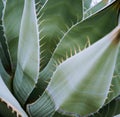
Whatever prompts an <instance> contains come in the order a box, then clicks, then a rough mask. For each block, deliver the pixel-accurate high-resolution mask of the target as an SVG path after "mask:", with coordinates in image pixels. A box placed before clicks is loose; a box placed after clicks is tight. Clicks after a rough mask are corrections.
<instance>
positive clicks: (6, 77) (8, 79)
mask: <svg viewBox="0 0 120 117" xmlns="http://www.w3.org/2000/svg"><path fill="white" fill-rule="evenodd" d="M0 75H1V76H2V78H3V80H4V82H5V84H6V85H7V87H8V88H9V90H11V82H12V78H11V77H10V76H9V75H8V73H7V72H6V71H5V69H4V67H3V65H2V62H1V60H0Z"/></svg>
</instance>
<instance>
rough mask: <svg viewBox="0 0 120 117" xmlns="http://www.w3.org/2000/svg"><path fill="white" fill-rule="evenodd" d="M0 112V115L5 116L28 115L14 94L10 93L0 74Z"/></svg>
mask: <svg viewBox="0 0 120 117" xmlns="http://www.w3.org/2000/svg"><path fill="white" fill-rule="evenodd" d="M7 108H8V109H7ZM4 109H5V110H6V111H5V110H4ZM10 112H11V114H10ZM15 113H16V114H15ZM0 114H2V116H5V117H10V116H11V117H12V115H14V114H15V115H17V117H19V116H22V117H28V116H27V114H26V113H25V112H24V110H23V109H22V108H21V106H20V104H19V103H18V101H17V100H16V99H15V98H14V96H13V95H12V94H11V93H10V91H9V90H8V88H7V87H6V85H5V84H4V82H3V80H2V78H1V76H0ZM9 114H10V115H9Z"/></svg>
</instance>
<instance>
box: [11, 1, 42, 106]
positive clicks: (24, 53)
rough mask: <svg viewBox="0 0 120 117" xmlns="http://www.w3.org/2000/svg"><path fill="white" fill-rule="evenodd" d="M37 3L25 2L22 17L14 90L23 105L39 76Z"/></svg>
mask: <svg viewBox="0 0 120 117" xmlns="http://www.w3.org/2000/svg"><path fill="white" fill-rule="evenodd" d="M35 10H36V9H35V1H34V0H29V1H28V0H25V5H24V11H23V15H22V21H21V28H20V35H19V44H18V55H17V68H16V72H15V77H14V82H13V89H14V93H15V95H16V96H17V98H18V100H19V101H20V102H21V104H22V105H24V104H25V102H26V101H27V98H28V97H29V95H30V93H31V91H32V90H33V88H34V87H35V84H36V82H37V79H38V75H39V62H40V60H39V55H40V54H39V51H40V50H39V32H38V24H37V17H36V11H35Z"/></svg>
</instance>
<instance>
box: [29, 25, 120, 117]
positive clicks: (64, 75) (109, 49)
mask: <svg viewBox="0 0 120 117" xmlns="http://www.w3.org/2000/svg"><path fill="white" fill-rule="evenodd" d="M119 41H120V25H119V26H117V27H116V28H115V29H114V30H113V31H112V32H110V33H109V34H108V35H107V36H105V37H104V38H102V39H101V40H99V41H97V42H96V43H95V44H93V45H92V46H90V47H88V48H87V49H85V50H83V51H82V52H80V53H78V54H76V55H74V56H72V57H70V58H68V59H67V60H66V61H64V62H63V63H61V64H60V65H59V66H58V67H57V69H56V71H55V72H54V74H53V76H52V78H51V81H50V83H49V85H48V87H47V89H46V90H45V92H44V94H43V95H42V96H41V97H40V98H39V99H38V100H37V101H36V102H35V103H33V104H31V105H28V110H29V112H30V114H31V115H32V116H33V117H35V115H40V114H41V113H42V112H41V110H42V109H43V108H44V105H43V108H42V107H40V105H41V103H43V101H42V99H43V97H44V96H45V97H46V96H47V97H46V98H48V99H49V98H50V99H51V100H52V101H51V103H53V104H55V110H59V111H60V112H63V113H65V112H66V113H65V114H70V115H72V114H73V113H78V114H80V115H81V116H84V115H87V114H90V113H92V112H96V111H98V109H99V108H101V106H103V104H104V103H105V100H106V98H107V95H108V92H109V88H110V85H111V81H112V76H113V72H114V68H115V63H116V59H117V54H118V50H119V49H118V48H119ZM103 61H104V62H103ZM101 86H102V87H101ZM49 105H50V102H46V104H45V106H46V108H50V106H49ZM38 108H41V109H39V111H37V109H38ZM55 110H54V109H53V111H52V112H51V111H50V110H48V109H46V110H44V111H46V113H49V116H51V115H52V114H53V113H54V111H55ZM34 112H36V113H34Z"/></svg>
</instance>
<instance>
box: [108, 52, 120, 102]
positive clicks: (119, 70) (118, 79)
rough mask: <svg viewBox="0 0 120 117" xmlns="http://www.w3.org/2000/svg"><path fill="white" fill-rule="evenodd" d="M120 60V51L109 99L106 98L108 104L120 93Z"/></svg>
mask: <svg viewBox="0 0 120 117" xmlns="http://www.w3.org/2000/svg"><path fill="white" fill-rule="evenodd" d="M119 61H120V52H119V54H118V57H117V63H116V66H115V71H114V75H113V79H112V84H111V88H110V93H109V95H108V99H107V100H106V104H107V103H109V102H110V101H111V100H113V99H114V98H115V97H117V96H118V95H119V94H120V62H119Z"/></svg>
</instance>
